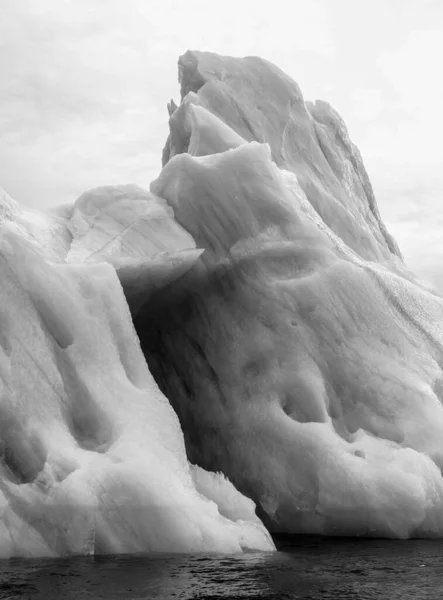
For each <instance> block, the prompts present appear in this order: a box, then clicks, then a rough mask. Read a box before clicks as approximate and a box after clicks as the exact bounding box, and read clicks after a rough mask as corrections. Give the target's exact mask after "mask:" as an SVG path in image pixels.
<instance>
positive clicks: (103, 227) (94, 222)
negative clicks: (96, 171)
mask: <svg viewBox="0 0 443 600" xmlns="http://www.w3.org/2000/svg"><path fill="white" fill-rule="evenodd" d="M68 228H69V231H70V232H71V234H72V236H73V241H72V244H71V246H70V249H69V252H68V255H67V261H68V262H74V263H76V262H100V261H103V260H108V261H109V260H113V259H114V258H117V259H120V258H132V259H140V258H144V257H149V256H153V255H155V254H159V253H161V252H166V251H178V250H184V249H189V248H194V247H195V243H194V240H193V239H192V237H191V236H190V235H189V234H188V233H187V232H186V231H185V230H184V229H183V228H182V227H180V225H179V224H178V223H177V222H176V221H175V220H174V214H173V212H172V210H171V208H170V207H169V206H168V205H167V204H166V202H165V201H164V200H163V199H161V198H157V197H155V196H154V195H153V194H150V193H149V192H146V191H145V190H143V189H142V188H140V187H138V186H136V185H121V186H107V187H101V188H95V189H93V190H89V191H88V192H85V193H84V194H82V196H80V198H78V199H77V201H76V202H75V204H74V209H73V213H72V216H71V218H70V220H69V223H68Z"/></svg>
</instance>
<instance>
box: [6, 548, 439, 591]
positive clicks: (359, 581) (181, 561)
mask: <svg viewBox="0 0 443 600" xmlns="http://www.w3.org/2000/svg"><path fill="white" fill-rule="evenodd" d="M276 544H277V547H278V548H279V552H276V553H249V554H243V555H240V556H238V555H236V556H225V555H224V556H214V555H212V556H208V555H191V556H189V555H187V556H184V555H161V554H156V555H140V556H108V557H94V558H93V557H91V558H69V559H58V560H52V559H48V560H18V559H12V560H8V561H2V562H1V563H0V598H2V599H6V598H8V599H9V598H29V599H34V598H36V599H41V600H43V599H44V600H59V599H69V600H98V599H103V600H116V599H119V600H122V599H124V600H133V599H134V600H135V599H137V600H142V599H151V598H153V599H157V600H169V599H174V600H197V599H198V600H203V599H209V600H231V599H232V600H236V599H237V598H238V599H252V598H254V599H255V598H261V599H266V600H280V599H281V600H296V599H297V600H298V599H306V600H307V599H309V600H317V599H318V600H320V599H322V600H326V599H330V598H334V599H337V600H372V599H376V600H384V599H386V600H397V599H398V600H400V599H401V600H406V599H409V598H413V599H416V600H421V599H423V600H425V599H426V600H433V599H435V600H437V599H439V600H441V598H443V540H413V541H387V540H357V539H328V538H326V539H325V538H315V537H280V538H278V539H276Z"/></svg>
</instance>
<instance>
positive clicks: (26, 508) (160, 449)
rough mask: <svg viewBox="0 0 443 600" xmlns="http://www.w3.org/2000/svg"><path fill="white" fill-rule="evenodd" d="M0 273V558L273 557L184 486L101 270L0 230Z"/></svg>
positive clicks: (174, 433) (161, 406) (124, 315)
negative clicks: (51, 258)
mask: <svg viewBox="0 0 443 600" xmlns="http://www.w3.org/2000/svg"><path fill="white" fill-rule="evenodd" d="M0 278H1V282H2V285H1V289H0V507H1V509H0V512H1V519H0V557H2V558H5V557H9V556H47V555H49V556H63V555H67V554H100V553H121V552H143V551H168V552H197V551H216V552H239V551H241V550H243V549H245V548H249V549H252V548H255V549H264V550H272V549H273V543H272V541H271V539H270V537H269V535H268V534H267V532H266V530H265V529H264V527H263V525H261V523H260V522H258V521H257V518H256V517H255V518H254V519H252V520H249V521H248V520H245V519H244V518H243V517H244V515H245V514H246V512H245V511H243V515H242V519H243V520H239V519H240V517H239V518H238V519H237V518H236V519H235V520H233V519H231V518H230V516H229V514H228V511H227V510H226V504H227V503H228V504H229V500H227V496H228V495H227V494H226V493H225V492H223V490H222V491H221V492H220V491H219V492H218V494H217V493H214V494H212V495H211V496H210V498H211V499H208V498H207V497H206V496H205V495H204V490H203V492H202V493H199V492H198V491H197V489H196V487H195V483H194V479H193V475H192V472H191V470H190V467H189V464H188V461H187V458H186V453H185V447H184V441H183V435H182V432H181V429H180V425H179V422H178V419H177V416H176V414H175V413H174V411H173V410H172V408H171V406H170V404H169V402H168V400H167V399H166V398H165V397H164V395H163V394H162V393H161V392H160V391H159V389H158V387H157V385H156V383H155V382H154V380H153V378H152V376H151V374H150V372H149V370H148V368H147V365H146V362H145V360H144V358H143V355H142V353H141V351H140V346H139V342H138V339H137V336H136V335H135V332H134V329H133V326H132V322H131V318H130V314H129V310H128V307H127V304H126V301H125V298H124V295H123V292H122V288H121V285H120V283H119V280H118V277H117V275H116V272H115V269H114V268H113V266H111V265H110V264H106V263H104V262H101V263H97V264H93V265H89V264H88V265H86V264H83V265H81V264H80V265H74V264H70V265H67V264H50V263H48V262H46V261H45V260H44V259H43V257H42V254H41V253H40V252H37V251H36V248H35V246H32V245H31V244H30V243H28V242H27V240H26V238H25V237H24V236H22V235H19V234H18V233H17V231H16V228H14V227H13V226H9V225H8V224H4V225H3V227H2V228H1V230H0ZM131 281H132V280H131ZM211 479H212V480H213V482H214V486H213V487H214V488H217V489H219V488H220V487H221V486H220V483H219V480H218V478H217V476H216V475H215V474H207V475H206V479H205V481H206V484H205V485H206V486H209V487H211V486H210V481H211ZM201 487H202V486H200V488H201ZM226 487H228V483H226V485H225V488H226ZM217 496H218V497H219V498H220V501H222V507H223V512H222V513H220V512H219V510H218V506H217V504H216V501H217ZM237 496H240V494H238V493H237ZM214 500H215V501H214ZM245 502H246V500H245ZM237 503H238V498H236V499H234V505H235V506H236V505H237ZM253 512H254V511H253V510H252V509H251V508H250V513H251V514H253ZM237 516H238V515H237Z"/></svg>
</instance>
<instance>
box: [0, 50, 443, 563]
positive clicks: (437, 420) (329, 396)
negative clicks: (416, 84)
mask: <svg viewBox="0 0 443 600" xmlns="http://www.w3.org/2000/svg"><path fill="white" fill-rule="evenodd" d="M179 76H180V84H181V94H182V99H181V103H180V105H179V106H176V105H175V104H174V102H171V103H170V104H169V105H168V111H169V114H170V120H169V124H170V135H169V137H168V140H167V142H166V145H165V148H164V150H163V169H162V171H161V173H160V175H159V177H158V178H157V180H156V181H154V182H153V183H152V184H151V189H150V191H149V192H148V191H145V190H142V189H141V188H139V187H137V186H135V185H121V186H107V187H102V188H96V189H93V190H89V191H87V192H85V193H84V194H83V195H82V196H80V198H79V199H78V200H77V201H76V202H75V203H74V204H73V205H63V206H61V207H57V208H55V209H52V210H47V211H45V212H43V211H41V212H38V211H35V210H31V209H28V208H25V207H21V206H20V205H19V204H17V203H16V202H15V201H13V200H12V199H11V198H9V197H8V196H7V195H6V194H4V193H2V195H1V196H0V278H1V282H2V284H1V286H0V514H1V517H0V557H8V556H46V555H49V556H62V555H67V554H99V553H120V552H143V551H168V552H197V551H206V552H208V551H215V552H239V551H241V550H245V549H260V550H272V549H273V548H274V545H273V542H272V539H271V538H270V536H269V534H268V532H267V531H266V529H265V528H264V526H263V523H265V525H267V527H268V528H269V529H270V530H272V531H284V532H292V533H315V534H325V535H360V536H383V537H397V538H407V537H412V536H428V537H442V536H443V479H442V475H441V469H442V467H443V445H442V442H441V438H442V434H443V410H442V401H443V376H442V365H443V329H442V326H441V323H442V318H443V299H441V298H440V297H438V296H437V295H435V294H434V293H433V292H432V291H429V290H428V289H426V288H425V287H424V286H423V285H422V284H421V283H420V282H418V281H417V280H416V279H415V277H414V276H413V274H411V273H410V272H409V271H408V269H407V267H406V266H405V265H404V263H403V261H402V258H401V254H400V251H399V249H398V248H397V246H396V244H395V241H394V240H393V239H392V238H391V236H390V235H389V233H388V232H387V231H386V228H385V226H384V224H383V222H382V220H381V217H380V214H379V212H378V209H377V204H376V201H375V198H374V194H373V192H372V188H371V184H370V182H369V178H368V176H367V173H366V171H365V169H364V166H363V162H362V159H361V157H360V154H359V152H358V150H357V148H356V147H355V146H354V144H353V143H352V142H351V140H350V139H349V136H348V133H347V131H346V127H345V125H344V123H343V121H342V120H341V118H340V117H339V115H338V114H337V113H336V112H335V111H334V110H333V109H332V108H331V107H330V106H329V105H328V104H327V103H324V102H320V101H317V102H316V103H315V104H311V103H305V102H304V100H303V97H302V95H301V92H300V90H299V88H298V86H297V84H295V82H293V81H292V80H291V79H290V78H289V77H287V76H286V75H285V74H284V73H282V72H281V71H280V70H279V69H277V68H276V67H275V66H274V65H271V64H270V63H268V62H266V61H263V60H261V59H259V58H254V57H249V58H245V59H234V58H230V57H222V56H218V55H215V54H211V53H199V52H187V53H186V54H185V55H184V56H182V57H181V58H180V60H179ZM137 334H138V337H137ZM143 354H144V355H143ZM188 461H189V462H188ZM256 508H257V512H256Z"/></svg>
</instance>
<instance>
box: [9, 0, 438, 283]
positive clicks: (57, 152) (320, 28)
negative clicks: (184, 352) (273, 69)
mask: <svg viewBox="0 0 443 600" xmlns="http://www.w3.org/2000/svg"><path fill="white" fill-rule="evenodd" d="M0 8H1V19H0V68H1V73H2V77H1V79H0V185H1V186H2V187H3V188H4V189H6V191H7V192H8V193H9V194H10V195H11V196H13V197H14V198H15V199H16V200H19V201H20V202H22V203H25V204H27V205H29V206H33V207H47V206H51V205H55V204H61V203H64V202H69V201H73V200H75V198H77V197H78V196H79V195H80V194H81V193H82V192H83V191H84V190H86V189H88V188H91V187H95V186H99V185H109V184H121V183H132V182H134V183H137V184H139V185H141V186H143V187H148V186H149V183H150V181H152V180H153V179H154V178H155V177H156V176H157V175H158V173H159V171H160V167H161V150H162V147H163V145H164V142H165V140H166V137H167V133H168V126H167V120H168V114H167V110H166V103H167V102H168V101H169V100H170V98H174V99H175V100H176V102H178V101H179V86H178V83H177V59H178V57H179V55H181V54H183V53H184V52H185V51H186V50H188V49H194V50H209V51H212V52H218V53H221V54H227V55H232V56H248V55H249V56H251V55H258V56H261V57H263V58H266V59H268V60H270V61H271V62H274V63H275V64H276V65H278V66H279V67H280V68H282V69H283V70H284V71H286V72H287V73H288V74H289V75H290V76H291V77H293V79H295V80H296V81H297V82H298V83H299V85H300V86H301V89H302V91H303V94H304V97H305V98H306V99H308V100H315V99H316V98H321V99H323V100H327V101H328V102H330V103H331V104H332V105H333V106H334V107H335V108H336V109H337V110H338V112H339V113H340V114H341V115H342V117H343V118H344V120H345V122H346V124H347V126H348V130H349V133H350V135H351V138H352V139H353V140H354V142H355V143H356V144H357V146H358V147H359V148H360V151H361V153H362V155H363V159H364V162H365V165H366V168H367V170H368V173H369V176H370V178H371V181H372V184H373V186H374V190H375V193H376V197H377V200H378V204H379V208H380V211H381V214H382V217H383V218H384V220H385V222H386V224H387V226H388V229H389V230H390V231H391V233H392V234H393V235H394V237H395V238H396V239H397V241H398V242H399V244H400V247H401V249H402V251H403V254H404V256H405V259H406V261H407V263H408V264H409V266H410V267H411V268H412V269H413V270H414V271H415V272H416V273H418V274H419V275H420V276H421V277H422V278H424V279H426V280H427V281H429V282H430V283H433V284H434V285H436V286H437V287H438V289H439V290H440V291H442V292H443V269H442V268H441V266H440V265H441V264H442V263H443V235H442V234H443V201H442V197H443V169H442V165H443V148H442V144H441V140H442V138H443V108H442V107H443V77H442V76H441V57H442V56H443V1H442V0H272V2H271V1H268V2H260V1H257V0H254V1H250V0H223V2H221V3H220V2H217V3H214V2H210V1H208V0H180V1H176V0H1V1H0Z"/></svg>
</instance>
